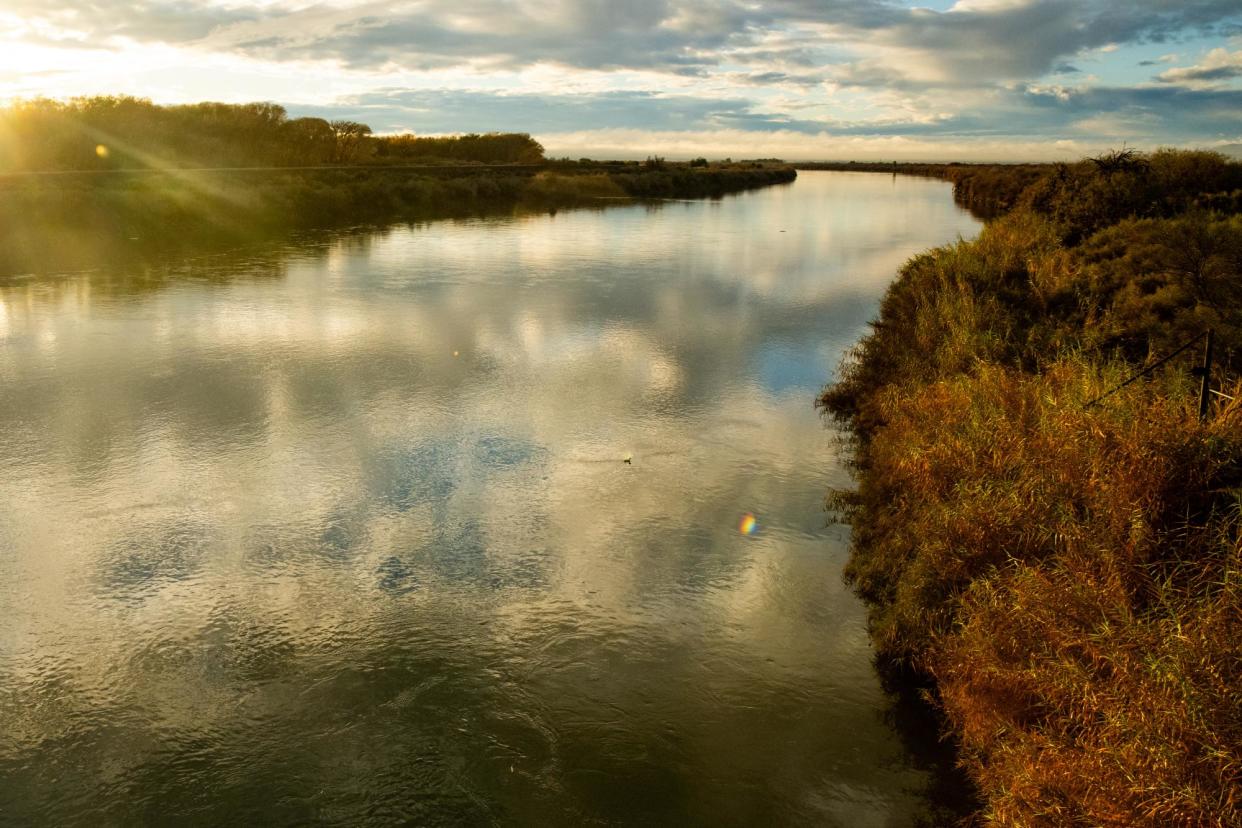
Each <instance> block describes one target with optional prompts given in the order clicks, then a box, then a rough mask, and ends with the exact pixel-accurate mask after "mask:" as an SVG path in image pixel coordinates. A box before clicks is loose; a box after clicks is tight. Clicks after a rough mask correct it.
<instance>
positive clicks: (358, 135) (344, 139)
mask: <svg viewBox="0 0 1242 828" xmlns="http://www.w3.org/2000/svg"><path fill="white" fill-rule="evenodd" d="M328 126H329V127H330V128H331V129H332V134H333V136H334V138H335V139H336V151H335V152H334V153H333V156H332V160H333V161H335V162H336V163H338V164H347V163H349V162H350V161H356V160H358V159H359V158H361V157H363V154H364V152H363V151H364V148H365V147H366V141H367V138H368V137H370V135H371V128H370V127H369V126H367V125H366V124H360V123H358V122H357V121H332V122H330V123H329V124H328Z"/></svg>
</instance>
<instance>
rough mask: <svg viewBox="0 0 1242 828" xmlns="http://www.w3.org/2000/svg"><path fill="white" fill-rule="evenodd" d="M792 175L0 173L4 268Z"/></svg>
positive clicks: (587, 167) (789, 171) (666, 168)
mask: <svg viewBox="0 0 1242 828" xmlns="http://www.w3.org/2000/svg"><path fill="white" fill-rule="evenodd" d="M796 176H797V173H796V172H795V171H794V170H793V168H792V167H788V166H785V165H779V164H761V163H740V164H723V165H710V166H706V167H702V168H695V167H690V166H689V165H685V164H660V165H658V166H656V165H640V164H624V163H620V164H615V165H609V164H598V163H593V162H591V163H578V162H555V163H551V162H550V163H543V164H522V165H492V166H440V167H423V166H392V167H379V166H356V167H329V168H322V169H318V168H299V169H290V168H237V169H211V170H195V169H164V170H130V171H126V170H118V171H106V172H102V173H101V172H93V171H88V172H66V173H58V174H54V175H10V176H0V250H3V251H4V252H3V253H0V267H3V268H4V270H5V271H6V272H15V271H20V270H21V269H22V267H23V265H22V262H25V261H30V262H36V261H37V262H46V261H47V259H48V255H49V252H59V253H61V254H63V255H64V256H66V257H68V258H69V259H71V260H81V261H82V262H84V263H85V262H89V261H90V259H91V258H92V257H94V256H96V255H97V254H98V249H99V248H101V247H109V248H115V247H117V246H126V245H134V244H153V245H159V246H163V247H168V246H186V245H198V244H202V243H206V244H219V243H236V242H239V241H246V240H251V239H256V238H262V237H264V236H269V235H271V234H273V233H280V232H287V231H290V230H297V229H312V228H313V229H326V228H332V227H339V226H344V225H359V224H369V223H384V222H403V221H424V220H430V219H435V218H456V217H467V216H476V215H495V214H500V213H505V212H512V211H513V210H515V209H532V210H548V209H559V208H562V207H582V206H603V205H606V204H609V203H614V202H615V200H617V199H626V198H705V197H721V196H724V195H728V194H730V193H736V192H742V191H744V190H749V189H754V188H757V187H764V186H770V185H773V184H780V183H787V182H789V181H792V180H794V178H795V177H796ZM79 249H80V255H78V250H79ZM83 266H86V265H85V264H83Z"/></svg>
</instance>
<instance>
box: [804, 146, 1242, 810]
mask: <svg viewBox="0 0 1242 828" xmlns="http://www.w3.org/2000/svg"><path fill="white" fill-rule="evenodd" d="M1125 160H1126V161H1127V162H1129V161H1133V160H1134V159H1125ZM1142 160H1146V159H1142ZM1183 161H1184V162H1185V163H1186V164H1189V165H1191V166H1192V167H1193V166H1195V165H1199V166H1202V165H1203V164H1206V163H1207V162H1205V161H1204V160H1203V159H1201V158H1197V157H1196V158H1190V159H1180V160H1179V159H1175V158H1173V159H1171V158H1164V159H1162V160H1161V161H1160V163H1161V164H1163V165H1165V166H1175V165H1176V164H1175V163H1174V162H1177V163H1181V162H1183ZM1080 169H1082V170H1083V171H1084V174H1086V175H1089V176H1091V177H1093V178H1094V177H1095V176H1097V175H1098V174H1099V171H1098V170H1096V169H1095V168H1094V166H1093V167H1091V168H1086V167H1083V168H1080ZM1145 169H1147V170H1150V169H1151V166H1148V167H1147V168H1145ZM1111 174H1112V173H1110V175H1111ZM1118 174H1119V175H1122V174H1126V175H1128V174H1130V173H1129V172H1125V171H1123V172H1122V173H1118ZM1136 174H1140V175H1141V174H1146V173H1141V172H1140V173H1136ZM1114 183H1116V182H1114ZM1061 186H1064V187H1065V189H1066V191H1072V190H1074V188H1075V187H1077V186H1078V185H1077V184H1073V183H1070V184H1065V183H1063V184H1062V185H1061ZM1084 186H1088V185H1084ZM1143 186H1144V187H1147V186H1148V185H1147V184H1144V185H1143ZM1198 186H1199V185H1195V187H1198ZM1115 189H1116V190H1117V191H1118V192H1120V193H1121V196H1120V197H1123V198H1126V199H1128V198H1130V197H1131V193H1130V189H1129V188H1127V187H1120V186H1118V187H1116V188H1115ZM1145 191H1146V192H1148V194H1149V195H1150V192H1151V191H1150V189H1148V190H1145ZM1190 192H1191V189H1187V188H1185V187H1183V189H1182V191H1181V192H1179V193H1175V194H1174V195H1175V198H1170V199H1167V200H1166V201H1168V203H1169V204H1173V203H1174V202H1176V203H1178V204H1182V205H1184V209H1182V211H1181V212H1178V208H1176V207H1167V209H1166V208H1164V207H1162V208H1160V210H1159V211H1157V212H1159V213H1160V215H1153V216H1148V217H1146V218H1140V217H1137V216H1134V215H1127V214H1126V211H1125V210H1123V209H1121V208H1119V207H1117V206H1116V205H1110V206H1109V207H1108V210H1110V211H1112V212H1110V213H1109V215H1110V216H1111V218H1109V220H1108V221H1107V222H1106V223H1104V224H1103V225H1102V226H1099V227H1092V228H1084V227H1078V228H1075V227H1073V226H1071V224H1072V222H1071V223H1070V224H1067V223H1066V222H1067V220H1066V218H1065V216H1064V215H1059V214H1048V213H1041V212H1040V211H1039V210H1038V209H1035V208H1034V207H1033V206H1031V205H1027V206H1026V207H1023V208H1020V209H1018V210H1016V211H1014V212H1012V213H1011V214H1009V215H1007V216H1006V217H1004V218H1002V219H1000V220H998V221H996V222H994V223H992V224H990V225H989V226H988V227H986V228H985V229H984V231H983V233H982V234H981V236H980V238H979V239H977V240H976V241H973V242H962V243H959V244H956V245H952V246H949V247H946V248H941V249H939V250H935V251H932V252H930V253H928V254H924V255H922V256H919V257H916V258H915V259H913V260H912V261H911V262H910V263H909V264H907V265H906V267H905V268H904V269H903V271H902V273H901V275H900V277H899V279H898V280H897V282H896V283H895V284H894V285H893V287H892V288H891V290H890V291H889V294H888V295H887V297H886V298H885V300H884V302H883V304H882V307H881V313H880V318H879V319H878V320H877V322H876V323H875V326H874V328H873V330H872V332H871V333H870V334H869V335H868V336H867V337H866V338H865V339H864V340H863V341H862V342H861V343H860V344H859V345H858V347H857V348H856V350H855V353H854V354H853V355H852V357H851V358H850V359H849V360H847V363H846V365H845V366H844V367H843V371H842V376H841V379H840V380H839V381H838V382H837V383H836V384H835V385H833V386H830V387H829V388H828V389H826V390H825V393H824V395H823V397H822V399H821V403H822V404H824V405H825V406H826V407H827V408H828V410H829V411H830V412H831V413H833V414H834V415H835V416H836V417H837V418H838V419H839V420H840V421H842V422H843V423H844V424H846V425H847V426H849V427H850V430H851V432H852V434H853V452H854V464H855V467H856V472H857V474H856V476H857V482H858V486H857V489H856V490H854V491H850V492H843V493H838V494H837V495H836V497H835V503H836V505H837V507H838V508H840V509H843V510H844V511H845V512H846V514H847V516H848V517H849V519H850V521H851V523H852V524H853V526H854V550H853V554H852V556H851V560H850V562H849V565H848V567H847V572H846V575H847V578H848V579H849V580H850V581H851V582H852V583H853V584H854V586H855V588H856V589H857V590H858V592H859V593H860V594H861V595H863V596H864V597H865V598H866V599H867V600H868V601H869V602H870V604H871V607H872V616H871V620H872V632H873V636H874V639H875V643H876V646H877V650H878V652H879V654H880V656H881V658H882V659H883V660H884V661H886V662H888V663H889V664H892V665H896V666H901V667H904V668H906V669H908V670H909V671H911V672H913V673H915V674H918V675H921V676H923V677H926V678H929V679H931V680H932V681H933V682H934V686H935V697H936V698H937V699H938V701H939V704H940V706H941V708H942V710H943V712H944V714H945V722H946V726H947V728H948V730H949V732H950V734H951V735H952V736H953V737H954V738H955V740H956V742H957V743H958V744H959V745H960V747H961V761H962V763H963V765H964V767H965V768H966V769H967V770H968V772H969V773H970V775H971V776H972V778H973V779H974V780H975V782H976V783H977V785H978V787H979V791H980V793H981V799H982V801H983V803H984V806H983V811H982V812H981V813H980V814H978V815H977V816H978V817H979V818H980V819H981V820H982V821H986V822H988V823H990V824H997V825H1012V826H1028V825H1050V826H1055V825H1109V826H1186V828H1189V827H1190V826H1219V827H1220V828H1223V827H1224V826H1237V825H1242V404H1239V403H1237V402H1234V403H1227V404H1224V403H1222V404H1221V405H1219V406H1216V407H1214V409H1213V411H1212V412H1211V416H1210V417H1209V418H1208V419H1207V421H1206V422H1200V420H1199V417H1198V405H1197V380H1196V379H1195V378H1194V377H1192V376H1191V375H1190V372H1189V371H1188V367H1189V362H1190V359H1189V358H1187V359H1185V360H1181V361H1179V362H1174V363H1171V364H1170V365H1168V366H1166V367H1164V368H1162V369H1160V370H1158V371H1155V372H1154V373H1153V375H1152V376H1151V377H1150V378H1148V379H1145V380H1142V381H1140V382H1136V383H1134V384H1131V385H1129V386H1127V387H1126V388H1124V389H1123V390H1121V391H1120V392H1118V393H1116V394H1113V395H1112V396H1110V397H1109V398H1108V399H1107V400H1105V401H1103V402H1101V403H1098V404H1094V405H1091V404H1090V403H1091V402H1092V401H1094V400H1096V398H1098V397H1099V396H1100V395H1102V394H1104V393H1105V392H1106V391H1109V390H1110V389H1113V388H1114V387H1116V386H1117V385H1119V384H1120V383H1121V382H1122V381H1123V380H1124V379H1126V378H1127V377H1128V376H1130V375H1131V374H1132V373H1133V372H1134V370H1135V369H1136V363H1141V362H1143V361H1145V360H1149V359H1150V358H1151V357H1154V356H1156V355H1159V354H1160V353H1167V350H1168V348H1169V347H1170V345H1171V344H1173V343H1176V342H1177V340H1178V338H1179V337H1181V336H1183V335H1184V334H1187V333H1191V332H1194V331H1195V329H1196V326H1197V325H1198V324H1204V323H1210V324H1212V325H1213V326H1216V327H1218V334H1219V335H1220V339H1221V342H1222V343H1223V345H1222V353H1226V352H1228V351H1230V349H1232V350H1233V351H1234V352H1235V353H1236V351H1237V350H1238V348H1239V345H1242V341H1239V336H1238V333H1237V323H1238V322H1239V321H1240V320H1239V319H1238V317H1237V314H1238V312H1239V308H1238V307H1237V303H1234V302H1232V301H1231V300H1230V299H1229V298H1227V297H1231V296H1232V295H1233V294H1232V291H1235V290H1237V289H1238V286H1239V285H1242V268H1240V267H1239V262H1238V259H1237V257H1236V254H1235V252H1234V251H1236V250H1237V249H1238V248H1237V245H1238V244H1239V243H1240V242H1242V226H1240V225H1239V224H1238V223H1237V221H1238V220H1237V218H1236V217H1229V216H1224V215H1220V214H1217V213H1209V212H1206V211H1203V210H1202V208H1201V206H1198V205H1197V204H1196V203H1195V198H1194V197H1192V196H1191V195H1188V193H1190ZM1144 203H1145V204H1150V203H1151V202H1150V201H1148V202H1144ZM1088 224H1091V225H1094V224H1096V217H1094V216H1093V217H1090V221H1088ZM1070 238H1077V239H1078V242H1077V243H1074V244H1070V243H1067V241H1066V240H1067V239H1070ZM1188 239H1189V240H1190V241H1187V240H1188ZM1193 245H1198V247H1197V249H1198V251H1199V252H1204V251H1206V252H1207V254H1208V255H1198V254H1197V253H1196V254H1194V255H1191V254H1192V253H1193V251H1188V250H1187V249H1186V248H1188V247H1190V246H1193ZM1179 248H1180V249H1179ZM1191 260H1193V262H1194V263H1197V264H1196V266H1195V267H1189V268H1187V267H1184V266H1181V265H1180V264H1178V263H1179V262H1181V263H1185V262H1187V261H1191ZM1127 274H1128V275H1127ZM1196 286H1197V287H1196ZM1235 366H1236V362H1230V361H1228V360H1227V361H1226V364H1225V368H1226V371H1225V372H1219V373H1218V374H1217V375H1216V377H1215V378H1214V382H1215V384H1216V386H1217V387H1218V388H1219V387H1220V384H1221V382H1222V381H1226V380H1225V376H1226V375H1227V373H1228V372H1229V371H1232V370H1233V369H1234V367H1235ZM1225 391H1226V392H1227V393H1229V394H1232V395H1233V396H1235V397H1237V396H1239V393H1238V392H1239V383H1237V382H1236V381H1235V382H1233V385H1232V386H1231V387H1227V388H1225Z"/></svg>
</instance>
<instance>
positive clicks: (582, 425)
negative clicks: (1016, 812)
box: [0, 174, 976, 825]
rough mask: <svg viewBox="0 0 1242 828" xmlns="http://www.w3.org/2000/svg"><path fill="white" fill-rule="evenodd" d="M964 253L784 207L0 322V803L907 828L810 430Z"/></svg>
mask: <svg viewBox="0 0 1242 828" xmlns="http://www.w3.org/2000/svg"><path fill="white" fill-rule="evenodd" d="M975 226H976V225H975V223H974V222H973V221H972V220H971V219H969V218H968V217H966V216H964V215H962V214H961V213H960V212H959V211H957V209H956V208H955V207H953V205H952V203H951V200H950V199H949V197H948V192H947V189H946V187H945V186H944V185H942V184H939V183H936V182H925V181H919V180H913V179H901V180H900V181H898V180H894V181H891V182H890V181H889V180H888V179H887V178H884V177H875V176H872V177H868V176H852V175H830V174H806V175H804V176H803V179H802V180H800V182H799V183H798V184H796V185H795V186H794V187H790V188H782V189H776V190H769V191H764V192H762V193H757V194H752V195H748V196H745V197H742V198H736V199H727V200H724V201H722V202H716V203H701V204H687V205H682V204H675V205H671V206H667V207H664V208H663V209H658V210H649V209H646V208H643V207H626V208H619V209H615V210H610V211H606V212H573V213H561V214H559V215H556V216H545V217H537V218H527V219H523V220H516V221H514V220H505V221H495V222H491V221H466V222H446V223H442V224H432V225H426V226H420V227H414V228H407V229H396V230H393V231H390V232H385V233H376V234H367V235H356V236H345V237H342V238H340V239H339V240H337V241H334V242H331V243H329V244H327V245H326V246H319V247H312V248H310V249H304V250H297V249H292V250H276V251H272V252H267V253H263V252H259V253H254V252H251V253H247V254H245V256H244V257H242V258H239V259H236V260H234V261H226V262H220V261H219V260H214V261H212V262H210V263H208V264H205V265H202V266H201V269H202V270H203V271H205V272H206V273H207V274H209V275H212V276H214V277H215V278H207V279H197V278H194V273H195V268H191V269H190V271H189V273H188V274H187V275H186V277H185V278H179V279H172V280H170V281H168V282H167V283H166V284H165V286H164V287H163V289H161V290H158V291H144V292H139V293H126V292H125V291H124V290H123V289H115V288H117V287H118V286H122V285H124V284H125V280H124V279H117V280H108V279H99V278H97V275H96V274H81V275H76V276H67V277H61V278H50V277H49V278H41V279H36V280H31V281H26V282H23V283H19V284H14V285H10V286H7V287H0V319H3V320H4V322H3V327H0V337H2V339H0V341H2V342H3V348H0V382H3V384H4V388H5V394H4V395H3V397H0V417H2V418H3V420H4V421H5V422H6V423H8V424H10V439H7V440H5V441H4V442H3V443H0V462H2V463H4V465H5V466H6V468H8V469H9V470H10V473H9V474H8V475H6V476H5V478H4V479H3V480H0V502H3V503H5V504H7V506H6V507H5V509H4V510H3V512H2V513H0V552H2V553H3V554H0V584H2V585H0V614H3V616H4V617H5V618H6V619H11V622H10V623H9V624H7V625H6V630H5V632H4V633H3V634H2V637H0V688H3V690H4V691H5V692H4V695H3V696H0V699H2V700H0V730H3V731H5V732H7V733H9V734H11V735H12V737H11V739H10V741H9V742H8V745H7V746H0V770H3V771H4V774H2V775H3V776H4V777H5V778H6V780H7V781H5V782H2V783H0V801H3V799H5V798H11V797H19V798H20V800H21V801H22V802H23V803H24V804H22V805H19V806H18V808H19V810H18V811H17V812H16V813H18V814H19V816H20V815H22V814H33V813H35V812H36V811H35V810H34V809H41V810H39V811H38V813H40V814H41V815H43V816H55V817H63V818H66V819H70V820H73V819H80V818H82V817H83V816H84V815H88V814H89V815H93V816H95V817H108V816H110V817H113V818H121V819H134V818H139V817H140V816H141V815H142V814H147V815H152V814H173V813H176V814H182V815H189V814H195V813H199V814H203V813H206V812H207V811H205V810H203V809H205V808H211V809H212V811H211V812H212V813H226V812H227V813H229V814H231V815H232V816H235V817H238V818H256V817H258V816H259V815H260V814H261V815H263V816H266V817H275V818H280V819H289V820H305V819H320V820H327V821H336V820H346V821H360V820H363V821H364V820H366V819H372V820H373V821H380V822H382V821H385V818H384V816H383V814H387V815H388V816H389V817H391V818H393V819H396V818H398V817H400V818H415V819H417V818H420V817H422V818H428V817H429V816H430V815H432V814H436V815H439V816H441V817H448V818H450V821H452V820H454V819H460V820H461V821H464V822H472V821H477V820H478V819H491V818H495V819H501V820H504V821H521V820H523V819H527V820H531V819H535V818H536V816H538V817H541V818H542V820H541V821H551V822H576V821H580V820H581V819H584V818H587V817H599V818H605V819H616V820H623V821H643V820H651V819H669V818H674V817H677V818H682V819H689V820H691V821H712V822H718V821H721V820H722V819H723V820H724V821H732V820H735V819H738V820H742V821H747V820H759V819H761V818H773V817H779V818H783V819H800V820H805V819H811V818H814V819H819V820H826V821H828V822H830V823H831V822H833V821H840V822H842V823H846V822H848V823H850V824H858V825H865V824H876V825H881V824H887V823H888V822H889V821H891V820H898V821H900V820H901V819H904V818H905V817H908V816H909V815H910V814H912V813H915V812H918V811H919V810H920V809H922V808H923V807H924V806H923V804H922V803H921V801H920V798H919V793H918V789H919V787H920V786H921V785H922V784H924V783H923V775H922V773H921V772H920V771H918V770H916V769H915V768H913V767H910V766H908V765H905V764H903V760H902V758H901V757H902V753H901V749H900V746H899V744H898V742H897V740H896V739H895V737H894V736H893V734H892V733H891V731H889V730H888V728H887V727H886V726H885V725H884V723H883V721H882V720H881V716H880V714H881V712H882V710H883V706H884V695H883V693H882V692H881V691H880V689H879V687H878V682H877V680H876V678H875V677H874V676H873V675H872V673H871V670H870V663H869V652H870V650H869V646H868V643H867V640H866V634H865V629H864V619H863V613H862V610H861V608H860V607H859V605H858V603H857V601H856V600H855V599H853V598H852V597H851V596H849V594H848V593H847V591H846V590H845V589H844V587H843V586H842V585H841V584H840V580H839V572H840V566H841V563H842V558H843V554H844V552H843V545H842V543H841V535H840V533H835V532H832V531H825V530H824V529H823V522H824V515H823V513H822V511H821V509H820V502H821V499H822V496H823V493H824V491H825V490H826V489H827V487H828V486H829V485H831V484H833V483H840V482H843V480H844V472H843V471H842V470H841V469H839V468H837V467H836V466H835V465H834V463H833V454H832V439H833V438H832V435H831V434H830V433H828V432H827V431H826V430H825V429H824V428H823V426H822V423H821V422H820V421H819V419H818V417H817V415H816V413H815V412H814V411H813V409H812V407H811V400H812V398H813V396H814V392H815V391H816V389H817V388H818V386H819V384H820V382H821V381H822V380H825V379H827V377H828V376H829V374H830V373H831V371H832V370H833V368H834V365H835V361H836V359H837V357H838V355H839V354H840V353H841V352H842V350H843V349H844V348H845V347H846V346H848V344H850V343H851V342H853V341H854V340H855V339H856V338H857V336H858V334H859V332H860V331H861V327H862V325H863V323H864V322H865V320H866V318H867V316H868V315H869V314H870V313H871V312H872V310H873V309H874V306H875V302H876V300H877V297H878V295H879V292H880V291H882V289H883V287H884V285H885V284H886V283H887V281H888V280H889V279H890V278H891V276H892V273H893V271H894V270H895V268H896V266H897V265H898V264H899V263H900V262H901V261H902V260H904V259H905V258H906V257H908V256H909V255H910V254H911V253H913V252H915V251H917V250H919V249H922V248H924V247H926V246H928V245H929V244H933V243H940V242H944V241H949V240H952V238H953V237H954V236H955V235H956V234H957V233H971V232H973V230H974V228H975ZM781 230H784V231H786V232H784V233H781V232H780V231H781ZM251 262H253V267H251V264H250V263H251ZM222 269H225V270H227V271H228V272H229V273H230V274H231V275H229V276H228V278H218V277H219V274H220V271H221V270H222ZM109 286H111V287H112V288H114V289H112V290H110V289H109ZM455 353H456V354H457V355H456V356H455V355H454V354H455ZM816 364H818V366H819V369H820V372H819V374H816V373H815V371H814V370H812V366H814V365H816ZM627 456H628V457H630V458H631V459H632V463H629V464H626V463H624V462H623V460H624V458H625V457H627ZM53 505H54V506H53ZM53 509H54V513H53ZM746 511H753V512H754V513H755V514H757V515H760V516H761V520H762V522H763V531H762V532H760V533H758V534H756V535H755V536H754V537H753V538H746V537H743V536H742V535H741V534H739V532H738V528H737V527H738V524H737V521H738V516H739V515H740V514H742V513H743V512H746ZM53 763H55V764H53ZM509 768H512V770H509ZM259 791H280V792H281V793H280V795H279V797H276V798H275V799H273V798H272V797H271V796H270V795H267V794H263V795H261V794H260V793H259ZM377 808H378V809H381V810H379V811H376V810H373V809H377ZM28 809H29V810H28ZM153 809H155V810H153ZM220 809H224V810H220ZM383 809H388V810H383ZM377 814H379V816H377Z"/></svg>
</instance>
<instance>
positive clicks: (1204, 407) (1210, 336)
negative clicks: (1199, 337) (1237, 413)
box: [1199, 328, 1216, 422]
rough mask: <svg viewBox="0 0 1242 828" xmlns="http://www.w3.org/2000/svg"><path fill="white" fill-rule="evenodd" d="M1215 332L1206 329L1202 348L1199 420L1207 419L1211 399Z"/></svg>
mask: <svg viewBox="0 0 1242 828" xmlns="http://www.w3.org/2000/svg"><path fill="white" fill-rule="evenodd" d="M1215 339H1216V332H1215V331H1213V330H1212V329H1211V328H1208V332H1207V344H1206V345H1205V346H1204V348H1203V367H1202V368H1200V369H1199V370H1200V371H1201V372H1202V373H1201V376H1202V381H1201V384H1200V386H1199V420H1200V421H1201V422H1202V421H1203V420H1206V419H1207V415H1208V403H1209V402H1211V399H1212V345H1213V344H1214V343H1215Z"/></svg>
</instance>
